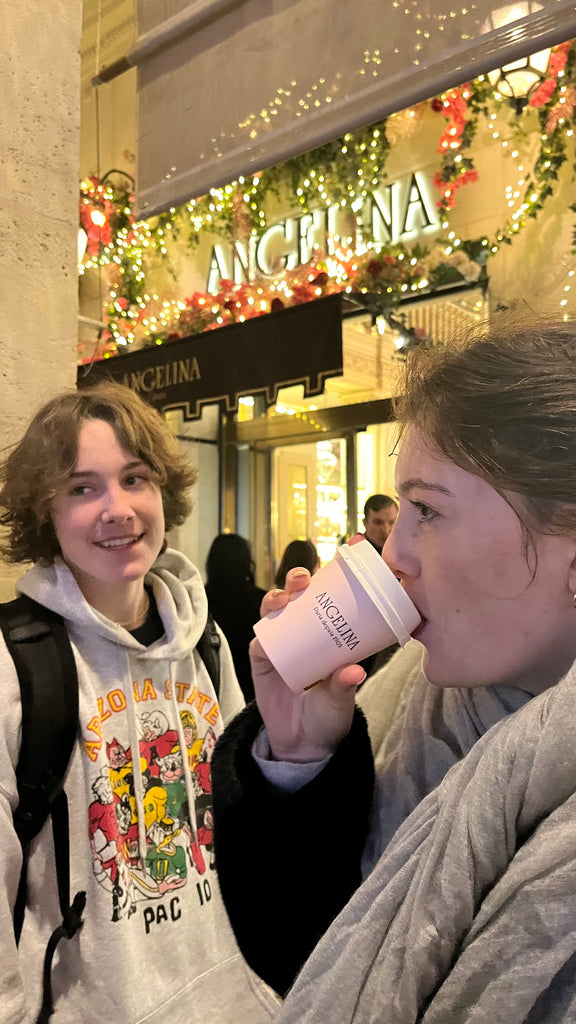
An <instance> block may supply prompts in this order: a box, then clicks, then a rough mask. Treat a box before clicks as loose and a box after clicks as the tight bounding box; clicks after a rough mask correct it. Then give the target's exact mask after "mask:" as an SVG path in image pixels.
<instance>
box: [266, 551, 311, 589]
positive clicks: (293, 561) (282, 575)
mask: <svg viewBox="0 0 576 1024" xmlns="http://www.w3.org/2000/svg"><path fill="white" fill-rule="evenodd" d="M298 566H299V567H301V568H303V569H308V572H309V573H310V575H311V576H313V575H314V573H315V572H316V570H317V569H319V568H320V559H319V558H318V552H317V550H316V545H315V544H314V543H313V541H311V540H291V541H290V543H289V544H287V545H286V547H285V549H284V554H283V555H282V558H281V559H280V563H279V565H278V569H277V570H276V576H275V577H274V582H275V584H276V586H277V587H281V588H283V587H284V584H285V583H286V573H287V572H289V571H290V569H296V568H297V567H298Z"/></svg>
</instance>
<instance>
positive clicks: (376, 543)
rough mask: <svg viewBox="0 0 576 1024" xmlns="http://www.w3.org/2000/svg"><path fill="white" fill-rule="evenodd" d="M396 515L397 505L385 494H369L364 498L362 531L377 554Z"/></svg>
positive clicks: (390, 530) (391, 528)
mask: <svg viewBox="0 0 576 1024" xmlns="http://www.w3.org/2000/svg"><path fill="white" fill-rule="evenodd" d="M397 516H398V505H397V504H396V502H395V501H394V498H390V497H389V496H388V495H387V494H371V495H370V497H369V498H368V499H367V500H366V503H365V505H364V519H363V520H362V523H363V525H364V533H365V535H366V540H369V541H370V543H371V545H372V547H374V548H376V551H377V552H378V554H379V555H381V554H382V548H383V547H384V545H385V543H386V541H387V540H388V537H389V536H390V534H391V533H392V530H393V529H394V523H395V522H396V517H397Z"/></svg>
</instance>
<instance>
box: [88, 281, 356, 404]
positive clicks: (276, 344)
mask: <svg viewBox="0 0 576 1024" xmlns="http://www.w3.org/2000/svg"><path fill="white" fill-rule="evenodd" d="M342 371H343V360H342V297H341V295H329V296H328V297H326V298H323V299H317V300H316V301H314V302H306V303H303V304H302V305H300V306H291V307H290V308H289V309H283V310H280V311H279V312H277V313H267V314H265V315H263V316H260V317H255V318H254V319H252V320H247V321H245V323H242V324H240V323H237V324H229V325H228V326H226V327H221V328H218V330H215V331H205V332H204V333H203V334H194V335H191V336H190V337H188V338H181V339H179V340H178V341H170V342H166V344H164V345H161V346H155V347H151V348H145V349H141V350H140V351H138V352H129V353H127V354H126V355H121V356H115V357H112V358H110V359H102V360H100V361H98V362H95V363H92V364H91V365H90V366H80V367H79V368H78V377H77V383H78V387H80V388H82V387H89V386H90V385H91V384H95V383H96V382H97V381H99V380H102V379H106V378H112V379H113V380H116V381H119V382H120V383H122V384H126V385H127V386H128V387H130V388H132V389H133V390H134V391H137V392H138V393H139V394H140V395H141V396H142V397H143V398H145V399H146V401H148V402H149V403H150V404H151V405H154V406H155V407H156V408H157V409H159V410H160V411H161V412H165V411H166V410H167V409H181V410H182V412H183V414H184V417H185V419H187V420H193V419H198V418H199V417H200V416H201V415H202V405H213V404H214V403H216V402H217V403H219V404H220V405H221V406H222V408H223V409H224V410H225V411H226V412H231V411H233V410H235V409H237V407H238V398H239V397H240V396H241V395H255V394H262V395H264V398H265V400H266V404H267V405H272V404H274V402H275V401H276V397H277V394H278V389H279V388H282V387H286V386H288V385H291V384H303V385H304V394H305V395H306V397H307V398H308V397H310V396H312V395H318V394H320V393H321V392H322V391H323V390H324V381H325V380H326V378H327V377H335V376H338V375H340V374H341V373H342Z"/></svg>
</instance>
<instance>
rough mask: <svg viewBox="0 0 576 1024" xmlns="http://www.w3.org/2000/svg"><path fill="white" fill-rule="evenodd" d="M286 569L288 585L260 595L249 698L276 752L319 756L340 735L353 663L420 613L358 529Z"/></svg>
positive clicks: (408, 627) (356, 670) (400, 636)
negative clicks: (309, 561) (312, 567)
mask: <svg viewBox="0 0 576 1024" xmlns="http://www.w3.org/2000/svg"><path fill="white" fill-rule="evenodd" d="M313 580H314V585H313V587H310V582H311V576H310V573H309V572H308V570H307V569H301V568H299V569H292V570H291V571H290V572H289V573H288V575H287V577H286V590H285V591H278V590H273V591H271V592H270V593H269V594H267V595H266V597H265V598H264V600H263V601H262V606H261V612H262V615H263V616H264V617H263V618H262V619H260V621H259V622H257V623H256V625H255V627H254V632H255V633H256V640H253V641H252V644H251V647H250V655H251V660H252V676H253V680H254V686H255V689H256V698H257V701H258V706H259V708H260V711H261V714H262V717H263V719H264V721H265V723H266V727H267V730H268V736H269V739H270V746H271V749H272V753H273V756H274V757H275V758H277V759H278V760H283V761H301V762H307V761H318V760H322V759H324V758H325V757H327V756H329V755H330V754H332V753H333V752H334V750H335V749H336V747H337V746H338V744H339V743H340V742H341V740H342V739H343V737H344V736H345V735H346V734H347V732H348V730H349V729H350V725H351V723H352V716H353V713H354V694H355V690H356V687H357V686H358V684H359V683H361V682H362V680H363V679H364V678H365V673H364V672H363V670H362V669H361V668H360V666H359V665H358V664H357V662H358V661H361V660H362V659H363V658H365V657H367V656H368V655H370V654H375V653H376V652H377V651H380V650H382V649H383V648H385V647H389V646H390V645H391V644H394V643H396V641H398V642H399V643H401V644H402V645H404V644H405V643H406V642H407V640H408V639H409V638H410V634H411V633H412V632H413V631H414V629H415V628H416V626H417V625H418V624H419V622H420V616H419V614H418V611H417V609H416V608H415V607H414V605H413V604H412V602H411V600H410V598H409V597H408V595H407V594H406V593H405V591H404V589H403V588H402V585H401V584H400V583H399V582H398V580H397V579H396V578H395V576H394V574H393V573H392V572H391V571H390V569H389V568H388V566H387V565H386V563H385V562H384V561H383V560H382V559H381V558H380V556H379V555H378V553H377V551H376V550H375V549H374V548H373V547H372V545H371V544H370V543H369V542H368V541H367V540H366V539H365V538H364V537H362V536H360V537H354V538H352V541H351V543H350V545H343V546H342V547H340V548H339V549H338V551H337V553H336V557H335V558H334V559H333V560H332V561H331V562H329V563H328V565H325V566H324V567H323V568H322V569H320V570H319V571H318V572H317V573H315V575H314V577H313Z"/></svg>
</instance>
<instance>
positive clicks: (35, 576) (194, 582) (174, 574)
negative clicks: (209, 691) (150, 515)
mask: <svg viewBox="0 0 576 1024" xmlns="http://www.w3.org/2000/svg"><path fill="white" fill-rule="evenodd" d="M145 583H146V584H147V585H148V586H151V587H152V590H153V593H154V598H155V601H156V604H157V606H158V612H159V614H160V618H161V619H162V623H163V625H164V630H165V634H164V636H163V637H162V638H161V639H160V640H157V641H156V642H155V643H154V644H152V645H151V646H149V647H143V645H142V644H140V643H139V642H138V641H137V640H135V639H134V637H133V636H131V634H130V633H128V632H127V630H125V629H123V628H122V626H119V625H118V624H117V623H115V622H112V621H111V620H110V619H107V618H106V616H105V615H103V614H102V613H101V612H98V611H96V609H95V608H92V607H91V605H89V604H88V602H87V601H86V600H85V599H84V597H83V595H82V591H81V590H80V587H79V586H78V584H77V582H76V580H75V578H74V576H73V574H72V572H71V571H70V569H69V568H68V566H67V565H66V563H65V562H64V560H63V559H62V558H61V557H60V556H58V557H57V558H56V559H55V561H54V564H53V565H51V566H39V565H35V566H33V568H32V569H30V571H29V572H28V573H26V575H25V576H24V577H23V578H22V579H21V580H19V582H18V584H17V586H16V590H17V592H18V593H21V594H27V596H28V597H31V598H33V600H34V601H38V603H39V604H41V605H44V606H45V607H46V608H51V609H52V610H53V611H55V612H58V614H59V615H61V616H62V618H63V619H64V620H65V621H66V623H67V624H70V626H71V627H72V631H73V632H74V631H78V632H84V631H88V632H90V633H96V634H97V635H98V636H100V637H102V638H104V639H106V640H108V641H112V642H113V643H117V644H120V645H122V646H123V647H127V648H130V654H131V657H138V654H139V653H141V654H142V655H143V656H146V657H147V658H152V659H160V658H166V659H168V660H170V661H178V660H179V659H180V658H181V657H183V656H184V655H185V654H187V653H189V652H190V650H191V649H193V648H194V647H195V646H196V644H197V643H198V640H199V639H200V637H201V635H202V632H203V630H204V627H205V625H206V618H207V614H208V603H207V600H206V593H205V590H204V584H203V581H202V577H201V575H200V573H199V571H198V569H196V568H195V566H193V565H192V563H191V562H189V561H188V559H187V558H185V556H184V555H181V554H180V553H179V552H178V551H173V550H171V549H170V548H168V549H167V550H166V551H165V552H164V554H163V555H160V557H159V558H157V559H156V561H155V563H154V565H153V566H152V568H151V570H150V572H149V573H147V574H146V577H145Z"/></svg>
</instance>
